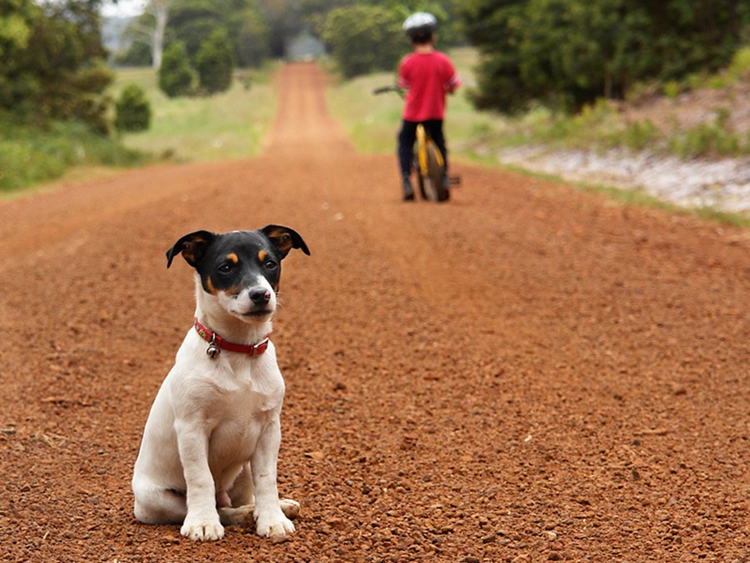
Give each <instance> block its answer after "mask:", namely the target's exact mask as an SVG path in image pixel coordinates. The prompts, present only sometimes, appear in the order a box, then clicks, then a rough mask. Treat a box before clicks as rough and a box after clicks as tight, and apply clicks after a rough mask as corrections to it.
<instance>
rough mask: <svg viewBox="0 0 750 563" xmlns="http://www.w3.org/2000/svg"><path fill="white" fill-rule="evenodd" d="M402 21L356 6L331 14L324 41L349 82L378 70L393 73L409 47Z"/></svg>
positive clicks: (381, 10)
mask: <svg viewBox="0 0 750 563" xmlns="http://www.w3.org/2000/svg"><path fill="white" fill-rule="evenodd" d="M401 24H402V19H401V17H400V15H398V14H396V13H394V12H393V11H389V10H386V9H384V8H379V7H376V6H365V5H356V6H348V7H342V8H336V9H334V10H332V11H331V12H330V13H329V14H328V16H327V17H326V20H325V23H324V26H323V31H322V34H321V37H322V39H323V41H324V42H325V43H326V45H327V46H328V47H329V49H330V51H331V54H332V56H333V58H334V59H335V60H336V63H337V64H338V67H339V69H340V71H341V72H342V74H343V75H344V76H345V77H346V78H352V77H354V76H357V75H360V74H367V73H369V72H373V71H376V70H393V69H394V68H396V66H397V65H398V62H399V60H400V59H401V56H402V55H403V54H404V53H405V52H406V49H407V48H408V43H407V40H406V38H405V37H404V34H403V31H402V29H401Z"/></svg>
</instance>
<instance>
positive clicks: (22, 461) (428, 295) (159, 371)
mask: <svg viewBox="0 0 750 563" xmlns="http://www.w3.org/2000/svg"><path fill="white" fill-rule="evenodd" d="M280 79H281V81H282V84H281V89H280V91H281V92H282V93H283V94H284V97H283V99H282V100H281V103H280V109H279V118H278V120H277V122H276V124H275V128H274V132H273V135H272V138H271V139H270V145H269V147H268V149H267V151H266V153H265V155H264V156H263V157H260V158H257V159H252V160H244V161H236V162H223V163H217V164H196V165H183V166H160V167H153V168H148V169H144V170H138V171H133V172H128V173H125V174H122V175H119V176H116V177H112V178H108V179H104V180H102V179H99V180H94V181H90V182H84V183H76V184H71V185H64V186H62V188H61V189H59V190H57V191H55V192H54V193H48V194H44V195H38V196H31V197H28V198H25V199H21V200H17V201H12V202H6V203H3V204H0V237H2V240H3V244H2V245H1V246H0V258H1V259H2V261H3V262H2V263H3V265H4V267H3V269H2V271H1V272H0V281H2V284H3V287H5V288H6V289H5V291H4V293H3V298H2V300H0V313H1V314H0V332H2V334H3V337H4V338H3V340H4V342H3V346H2V347H1V348H0V366H2V367H1V368H0V369H1V370H2V371H1V377H2V386H0V401H2V405H3V406H2V414H1V415H0V441H1V442H2V454H1V456H0V475H2V488H3V490H2V495H0V529H2V531H3V534H2V536H0V559H1V560H2V561H4V562H16V561H18V562H20V561H34V562H36V561H39V562H42V561H44V562H49V561H86V562H91V561H103V562H114V561H119V562H121V563H122V562H140V561H144V562H145V561H158V562H166V561H215V562H232V563H234V562H238V561H241V562H253V561H307V562H315V563H319V562H321V563H322V562H339V561H363V562H364V561H373V562H376V561H377V562H380V561H390V562H395V561H399V562H410V561H430V562H433V561H441V562H442V561H445V562H467V563H468V562H490V561H492V562H494V561H548V560H551V561H558V560H569V561H603V562H610V561H628V562H636V561H679V562H684V561H721V562H748V561H750V524H749V522H750V518H749V516H750V510H749V506H748V503H749V500H748V499H749V497H750V471H749V470H748V462H749V461H750V454H749V453H748V451H749V447H750V439H749V436H750V426H749V424H748V423H749V421H750V418H749V416H748V414H749V413H750V373H749V371H750V368H749V365H750V349H749V346H750V344H749V343H750V315H749V313H750V252H749V250H750V239H749V238H748V236H747V233H746V232H743V231H737V230H733V229H731V228H719V227H717V226H716V225H712V224H707V223H701V222H699V221H697V220H693V219H690V218H685V217H678V216H674V215H671V214H669V213H667V212H662V211H657V210H651V209H638V208H631V207H621V206H619V205H618V204H613V203H611V202H609V201H607V200H605V199H603V198H601V197H599V196H596V195H591V194H587V193H581V192H578V191H575V190H573V189H571V188H569V187H567V186H564V185H559V184H552V183H548V182H544V181H540V180H534V179H529V178H526V177H522V176H518V175H514V174H509V173H505V172H501V171H497V170H488V169H484V168H481V167H477V166H470V165H467V164H462V163H456V164H455V170H456V172H458V173H460V174H461V175H462V177H463V182H464V186H462V187H461V188H459V189H457V190H456V191H455V194H454V198H453V199H452V201H451V202H450V203H448V204H444V205H434V204H427V203H421V202H420V203H414V204H404V203H402V202H400V201H399V199H398V195H399V194H398V182H397V177H396V162H395V156H358V155H356V154H355V153H354V151H353V149H352V148H351V147H350V146H349V144H348V143H347V142H346V140H345V139H344V137H343V135H342V133H341V132H340V130H339V128H338V126H337V124H336V123H334V122H332V121H331V119H330V118H329V117H328V115H327V114H326V111H325V104H324V102H323V96H322V90H323V76H322V74H321V73H320V71H319V70H318V69H317V67H315V66H313V65H305V64H300V65H290V66H287V67H285V68H284V70H283V71H282V72H281V76H280ZM448 132H450V125H448ZM272 222H273V223H280V224H286V225H289V226H291V227H293V228H295V229H296V230H298V231H299V232H300V233H301V234H302V235H303V236H304V238H305V240H306V241H307V243H308V244H309V246H310V248H311V250H312V253H313V254H312V257H310V258H308V257H305V256H303V255H302V254H300V253H295V254H293V255H291V256H290V257H289V258H288V260H287V261H285V266H284V270H285V272H284V275H283V279H282V284H281V287H282V292H283V293H282V295H281V299H282V301H283V304H284V307H283V308H282V309H281V310H280V312H279V314H278V316H277V323H276V331H275V332H274V335H273V338H274V341H275V343H276V345H277V349H278V354H279V361H280V364H281V367H282V371H283V373H284V375H285V378H286V380H287V399H286V403H285V408H284V413H283V415H282V423H283V431H284V438H283V443H282V449H281V454H280V460H279V470H280V490H281V493H282V495H284V496H288V497H291V498H295V499H297V500H299V501H301V502H302V505H303V508H302V516H301V518H300V520H298V522H297V532H296V533H295V534H294V535H292V536H290V537H288V538H285V539H283V540H282V541H279V540H269V539H261V538H258V537H256V536H255V535H254V534H252V533H250V532H248V531H247V530H243V529H239V528H230V529H228V533H227V537H225V538H224V539H223V540H221V541H220V542H218V543H206V544H198V543H193V542H191V541H189V540H186V539H184V538H182V537H181V536H180V535H179V529H178V527H177V526H144V525H141V524H139V523H137V522H136V521H135V519H134V518H133V515H132V502H133V499H132V494H131V491H130V477H131V470H132V465H133V462H134V460H135V455H136V451H137V448H138V445H139V440H140V436H141V431H142V428H143V424H144V422H145V420H146V416H147V414H148V409H149V407H150V404H151V401H152V400H153V398H154V394H155V392H156V390H157V389H158V387H159V385H160V383H161V380H162V378H163V377H164V376H165V375H166V373H167V370H168V369H169V367H170V365H171V363H172V360H173V357H174V354H175V352H176V350H177V348H178V346H179V343H180V341H181V339H182V337H183V335H184V333H185V332H186V331H187V330H188V329H189V327H190V325H191V320H192V313H193V288H192V276H191V272H190V268H189V267H188V266H187V265H186V264H184V263H183V262H182V261H180V262H179V264H177V267H173V268H172V269H171V270H169V271H168V270H167V269H166V267H165V266H166V260H165V256H164V252H165V250H166V249H167V248H168V247H169V246H171V244H172V243H173V242H174V241H175V240H176V239H177V238H178V237H180V236H181V235H183V234H185V233H187V232H190V231H192V230H196V229H212V230H216V231H224V230H231V229H236V228H256V227H259V226H262V225H265V224H267V223H272Z"/></svg>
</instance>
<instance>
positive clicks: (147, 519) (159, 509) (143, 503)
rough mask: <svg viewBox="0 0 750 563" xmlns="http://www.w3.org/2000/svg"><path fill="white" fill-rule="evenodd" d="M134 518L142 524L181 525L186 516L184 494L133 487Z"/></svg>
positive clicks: (167, 490) (168, 490)
mask: <svg viewBox="0 0 750 563" xmlns="http://www.w3.org/2000/svg"><path fill="white" fill-rule="evenodd" d="M133 492H134V493H135V510H134V512H135V517H136V518H137V519H138V521H139V522H142V523H144V524H182V522H183V520H185V516H186V514H187V503H186V501H185V495H184V493H181V492H179V491H173V490H170V489H159V488H156V487H142V486H135V487H134V488H133Z"/></svg>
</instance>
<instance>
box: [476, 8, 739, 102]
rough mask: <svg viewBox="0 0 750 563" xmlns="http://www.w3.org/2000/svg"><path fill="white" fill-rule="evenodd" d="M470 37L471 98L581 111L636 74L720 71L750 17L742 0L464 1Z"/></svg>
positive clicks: (617, 92) (662, 76) (659, 76)
mask: <svg viewBox="0 0 750 563" xmlns="http://www.w3.org/2000/svg"><path fill="white" fill-rule="evenodd" d="M462 17H463V19H464V20H465V24H466V29H467V37H469V38H470V40H471V41H472V42H473V43H474V44H475V45H477V46H478V47H479V48H480V50H481V51H482V54H483V59H482V62H481V64H480V67H479V77H478V85H477V88H476V89H475V90H474V91H473V93H472V97H473V99H474V101H475V103H476V104H477V106H478V107H480V108H494V109H499V110H501V111H506V112H511V113H512V112H515V111H519V110H522V109H524V108H525V107H526V106H527V105H528V104H529V103H530V102H531V101H533V100H537V101H541V102H543V103H547V104H550V105H552V106H554V107H557V108H559V109H563V110H570V109H579V108H581V107H583V106H584V105H585V104H586V103H590V102H591V101H593V100H594V99H596V98H597V97H600V96H604V97H612V98H623V97H624V96H625V94H626V92H627V90H628V88H629V87H631V86H632V85H633V84H634V83H635V82H636V81H639V80H654V79H656V80H664V81H666V80H675V79H680V78H683V77H685V76H687V75H689V74H690V73H693V72H697V71H699V70H709V71H714V70H716V69H717V68H719V67H720V66H722V65H724V64H726V63H727V61H728V60H729V59H730V58H731V56H732V54H733V52H734V51H735V50H736V49H737V48H738V46H739V42H740V35H741V32H742V30H743V25H744V24H746V23H748V22H749V21H750V7H748V6H747V3H746V2H744V0H665V1H664V2H652V1H651V0H592V1H591V2H580V1H579V0H468V1H467V2H465V3H464V5H463V8H462Z"/></svg>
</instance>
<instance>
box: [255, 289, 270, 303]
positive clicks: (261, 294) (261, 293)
mask: <svg viewBox="0 0 750 563" xmlns="http://www.w3.org/2000/svg"><path fill="white" fill-rule="evenodd" d="M250 300H251V301H252V302H253V303H255V304H256V305H266V304H267V303H268V302H269V301H270V300H271V292H270V291H268V290H267V289H254V290H252V291H251V292H250Z"/></svg>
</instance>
